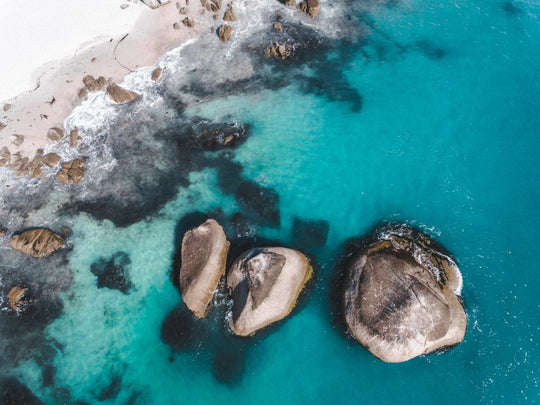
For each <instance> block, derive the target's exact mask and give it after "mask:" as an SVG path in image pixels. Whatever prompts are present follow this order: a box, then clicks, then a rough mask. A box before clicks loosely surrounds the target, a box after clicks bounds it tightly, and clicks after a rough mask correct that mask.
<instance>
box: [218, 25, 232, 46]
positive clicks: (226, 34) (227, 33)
mask: <svg viewBox="0 0 540 405" xmlns="http://www.w3.org/2000/svg"><path fill="white" fill-rule="evenodd" d="M231 34H232V27H231V26H230V25H228V24H223V25H221V26H220V27H219V28H218V37H219V39H221V41H223V42H227V41H228V40H229V39H230V38H231Z"/></svg>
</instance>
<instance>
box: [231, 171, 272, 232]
mask: <svg viewBox="0 0 540 405" xmlns="http://www.w3.org/2000/svg"><path fill="white" fill-rule="evenodd" d="M234 196H235V198H236V200H237V201H238V203H239V204H240V205H241V206H243V207H244V208H246V209H247V210H251V211H252V212H253V213H255V214H256V215H257V216H258V217H259V219H260V220H261V222H264V223H265V224H267V225H269V226H272V227H277V226H279V224H280V222H281V215H280V213H279V195H278V193H276V192H275V191H274V190H272V189H271V188H266V187H263V186H261V185H259V184H257V183H255V182H253V181H250V180H246V181H243V182H242V183H240V185H239V186H238V189H237V190H236V192H235V195H234Z"/></svg>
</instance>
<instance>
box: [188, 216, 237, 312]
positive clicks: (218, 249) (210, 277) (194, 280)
mask: <svg viewBox="0 0 540 405" xmlns="http://www.w3.org/2000/svg"><path fill="white" fill-rule="evenodd" d="M229 245H230V244H229V241H228V240H227V237H226V236H225V232H223V228H222V227H221V225H219V224H218V223H217V222H216V221H215V220H213V219H209V220H207V221H206V222H205V223H203V224H202V225H200V226H198V227H197V228H194V229H192V230H190V231H188V232H186V234H185V235H184V238H183V239H182V266H181V268H180V291H181V293H182V299H183V301H184V303H185V304H186V305H187V307H188V308H189V309H190V310H191V311H192V312H193V313H194V314H195V316H196V317H197V318H204V317H205V316H206V314H207V312H208V308H209V305H210V303H211V301H212V297H213V296H214V292H215V291H216V289H217V287H218V284H219V280H220V279H221V277H222V276H223V275H224V274H225V266H226V264H227V252H228V251H229Z"/></svg>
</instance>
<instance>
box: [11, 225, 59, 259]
mask: <svg viewBox="0 0 540 405" xmlns="http://www.w3.org/2000/svg"><path fill="white" fill-rule="evenodd" d="M9 245H10V246H11V247H12V248H13V249H16V250H19V251H21V252H23V253H26V254H27V255H30V256H32V257H38V258H41V257H47V256H50V255H52V254H53V253H54V252H56V251H57V250H58V249H61V248H62V247H63V246H64V238H62V237H61V236H60V235H58V234H57V233H54V232H53V231H51V230H50V229H47V228H34V229H29V230H27V231H24V232H22V233H20V234H17V235H13V236H12V237H11V240H10V241H9Z"/></svg>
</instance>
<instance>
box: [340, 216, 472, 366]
mask: <svg viewBox="0 0 540 405" xmlns="http://www.w3.org/2000/svg"><path fill="white" fill-rule="evenodd" d="M347 267H348V268H347V274H346V279H345V283H344V291H343V305H344V315H345V320H346V322H347V325H348V327H349V330H350V332H351V333H352V335H353V336H354V337H355V338H356V339H357V340H358V341H359V342H360V343H361V344H362V345H363V346H365V347H366V348H367V349H368V350H369V351H370V352H371V353H372V354H374V355H375V356H377V357H378V358H380V359H381V360H384V361H387V362H402V361H406V360H409V359H412V358H413V357H416V356H419V355H421V354H426V353H431V352H434V351H437V350H442V349H445V348H449V347H452V346H455V345H457V344H458V343H460V342H461V341H462V340H463V337H464V335H465V329H466V326H467V317H466V315H465V311H464V309H463V306H462V303H461V287H462V279H461V273H460V272H459V269H458V267H457V265H456V263H455V261H454V259H453V258H452V257H451V256H450V254H449V253H448V252H446V250H445V249H444V248H442V246H440V245H438V244H436V243H435V242H434V241H433V240H431V239H430V238H429V237H428V236H427V235H425V234H423V233H421V232H420V231H418V230H416V229H413V228H411V227H408V226H404V225H393V226H389V227H387V228H385V229H383V230H382V231H381V232H379V233H378V235H377V237H376V238H375V239H374V240H372V241H371V242H370V243H369V242H368V243H366V244H365V245H363V247H361V248H360V250H359V251H358V252H356V254H355V255H354V256H353V257H352V259H351V260H350V262H349V263H348V265H347Z"/></svg>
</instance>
